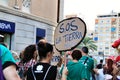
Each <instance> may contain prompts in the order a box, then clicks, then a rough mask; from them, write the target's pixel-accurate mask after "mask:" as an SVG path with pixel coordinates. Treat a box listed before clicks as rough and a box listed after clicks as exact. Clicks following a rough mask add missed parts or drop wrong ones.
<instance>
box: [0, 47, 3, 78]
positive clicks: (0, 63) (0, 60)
mask: <svg viewBox="0 0 120 80" xmlns="http://www.w3.org/2000/svg"><path fill="white" fill-rule="evenodd" d="M1 54H2V51H1V48H0V80H4V78H3V71H2V59H1V58H2V56H1Z"/></svg>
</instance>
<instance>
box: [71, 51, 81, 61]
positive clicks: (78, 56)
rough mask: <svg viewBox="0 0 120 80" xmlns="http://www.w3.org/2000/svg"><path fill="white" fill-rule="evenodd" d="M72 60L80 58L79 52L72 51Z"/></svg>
mask: <svg viewBox="0 0 120 80" xmlns="http://www.w3.org/2000/svg"><path fill="white" fill-rule="evenodd" d="M71 56H72V58H73V60H79V59H80V58H81V57H82V54H81V51H80V50H74V51H73V52H72V54H71Z"/></svg>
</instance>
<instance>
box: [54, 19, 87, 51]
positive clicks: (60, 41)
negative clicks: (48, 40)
mask: <svg viewBox="0 0 120 80" xmlns="http://www.w3.org/2000/svg"><path fill="white" fill-rule="evenodd" d="M85 35H86V24H85V22H84V21H83V20H82V19H80V18H78V17H72V18H68V19H65V20H63V21H61V22H59V24H58V26H57V27H56V29H55V33H54V44H55V48H56V49H57V50H58V51H69V50H72V49H74V48H75V47H76V46H77V45H79V44H80V43H81V41H82V40H83V39H84V37H85Z"/></svg>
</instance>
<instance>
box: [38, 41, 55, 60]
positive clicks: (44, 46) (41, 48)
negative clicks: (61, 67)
mask: <svg viewBox="0 0 120 80" xmlns="http://www.w3.org/2000/svg"><path fill="white" fill-rule="evenodd" d="M37 48H38V54H39V57H40V59H42V58H46V56H47V54H48V52H53V46H52V45H51V44H50V43H47V42H39V43H38V44H37Z"/></svg>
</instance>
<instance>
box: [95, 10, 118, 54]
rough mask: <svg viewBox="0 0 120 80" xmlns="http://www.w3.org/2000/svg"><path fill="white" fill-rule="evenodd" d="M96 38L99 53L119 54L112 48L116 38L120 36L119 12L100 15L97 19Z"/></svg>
mask: <svg viewBox="0 0 120 80" xmlns="http://www.w3.org/2000/svg"><path fill="white" fill-rule="evenodd" d="M94 36H95V37H94V38H95V40H96V41H97V45H98V54H103V55H117V52H116V50H115V49H114V48H112V46H111V45H112V44H113V42H114V41H115V40H117V39H119V38H120V17H119V15H118V14H117V13H113V12H112V13H111V14H108V15H99V16H97V19H96V20H95V35H94Z"/></svg>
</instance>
